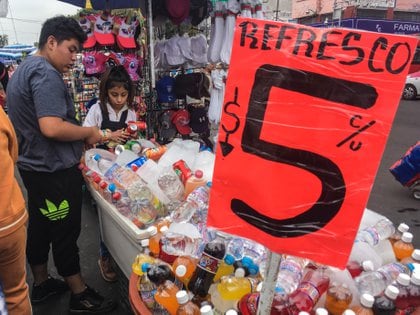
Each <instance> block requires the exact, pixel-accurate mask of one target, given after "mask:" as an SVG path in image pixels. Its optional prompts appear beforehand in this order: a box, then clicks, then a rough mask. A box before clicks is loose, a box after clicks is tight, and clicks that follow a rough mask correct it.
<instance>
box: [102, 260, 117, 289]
mask: <svg viewBox="0 0 420 315" xmlns="http://www.w3.org/2000/svg"><path fill="white" fill-rule="evenodd" d="M98 266H99V271H100V273H101V276H102V279H104V280H105V281H106V282H111V283H112V282H116V281H117V277H115V279H112V278H108V277H107V276H106V275H105V273H104V272H103V270H102V267H101V263H100V261H99V260H98Z"/></svg>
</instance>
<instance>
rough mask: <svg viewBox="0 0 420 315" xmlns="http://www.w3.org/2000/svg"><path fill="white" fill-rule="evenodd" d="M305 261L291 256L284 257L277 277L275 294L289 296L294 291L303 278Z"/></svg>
mask: <svg viewBox="0 0 420 315" xmlns="http://www.w3.org/2000/svg"><path fill="white" fill-rule="evenodd" d="M306 264H307V260H306V259H303V258H299V257H294V256H291V255H287V256H284V257H283V259H282V261H281V263H280V268H279V273H278V275H277V283H276V292H277V293H279V294H284V295H289V294H290V293H292V292H293V291H295V290H296V288H297V287H298V285H299V283H300V281H301V280H302V276H303V269H304V268H305V266H306Z"/></svg>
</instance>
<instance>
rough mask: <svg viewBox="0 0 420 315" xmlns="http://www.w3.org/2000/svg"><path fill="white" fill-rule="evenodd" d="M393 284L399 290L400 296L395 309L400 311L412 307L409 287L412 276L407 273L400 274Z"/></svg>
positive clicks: (396, 300)
mask: <svg viewBox="0 0 420 315" xmlns="http://www.w3.org/2000/svg"><path fill="white" fill-rule="evenodd" d="M393 284H394V286H396V287H397V288H398V290H399V294H398V296H397V298H396V299H395V307H396V308H397V309H398V310H405V309H406V308H408V307H409V306H410V303H409V300H408V286H409V285H410V276H409V275H407V274H405V273H400V274H399V275H398V278H397V280H396V281H395V283H393Z"/></svg>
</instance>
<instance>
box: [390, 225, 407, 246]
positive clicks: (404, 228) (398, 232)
mask: <svg viewBox="0 0 420 315" xmlns="http://www.w3.org/2000/svg"><path fill="white" fill-rule="evenodd" d="M409 229H410V227H409V226H408V225H407V224H405V223H400V224H399V225H398V227H397V228H396V230H395V232H394V234H392V235H391V236H390V237H389V238H388V240H389V241H390V242H391V245H392V246H394V244H395V242H397V241H399V240H400V239H401V236H402V235H403V233H404V232H408V230H409Z"/></svg>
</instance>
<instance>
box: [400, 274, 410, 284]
mask: <svg viewBox="0 0 420 315" xmlns="http://www.w3.org/2000/svg"><path fill="white" fill-rule="evenodd" d="M397 282H398V283H399V284H401V285H402V286H407V285H409V284H410V276H409V275H408V274H406V273H400V274H399V275H398V277H397Z"/></svg>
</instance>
